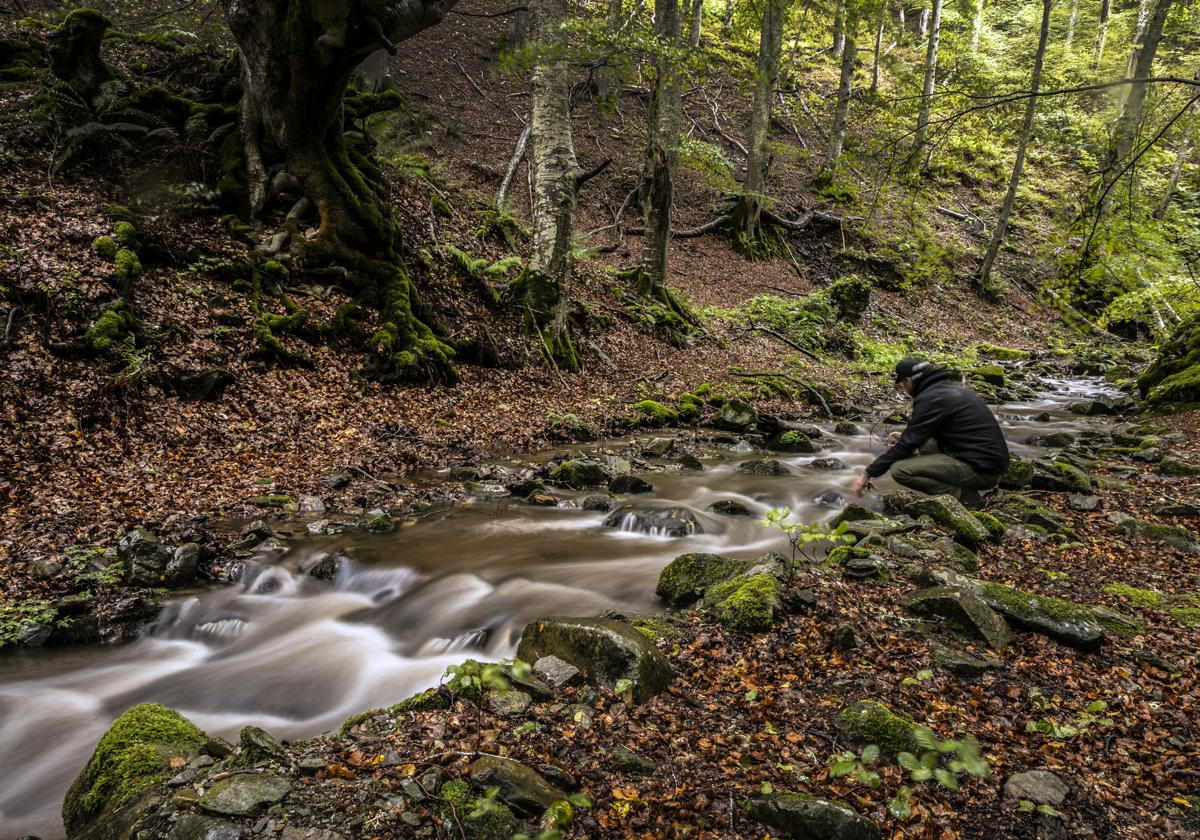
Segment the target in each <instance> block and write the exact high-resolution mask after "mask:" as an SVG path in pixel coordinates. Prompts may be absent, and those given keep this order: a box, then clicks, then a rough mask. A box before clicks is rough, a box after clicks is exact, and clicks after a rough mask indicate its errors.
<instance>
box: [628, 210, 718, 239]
mask: <svg viewBox="0 0 1200 840" xmlns="http://www.w3.org/2000/svg"><path fill="white" fill-rule="evenodd" d="M730 218H731V217H730V216H729V215H728V214H726V215H724V216H717V218H715V219H713V220H712V221H711V222H705V223H704V224H702V225H700V227H694V228H685V229H684V230H672V231H671V238H672V239H695V238H696V237H698V236H703V235H704V234H706V233H710V232H712V231H714V230H716V229H717V228H719V227H721V226H722V225H725V224H728V223H729V220H730ZM625 233H628V234H629V235H630V236H645V235H646V229H645V228H644V227H634V228H629V229H628V230H626V231H625Z"/></svg>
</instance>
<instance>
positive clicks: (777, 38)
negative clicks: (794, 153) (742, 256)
mask: <svg viewBox="0 0 1200 840" xmlns="http://www.w3.org/2000/svg"><path fill="white" fill-rule="evenodd" d="M762 10H763V12H762V26H761V28H760V29H759V36H758V73H757V78H756V80H755V85H754V101H753V104H752V105H751V109H750V132H749V140H750V144H749V154H748V155H747V157H746V182H745V184H744V185H743V189H742V195H741V197H740V199H739V201H738V206H737V208H736V210H735V212H734V224H735V226H736V228H737V235H738V237H739V238H740V239H741V240H742V241H743V242H744V243H745V244H746V245H747V246H748V248H747V249H746V250H752V243H753V242H754V241H755V239H756V237H757V236H758V233H759V230H758V227H759V217H760V215H761V213H762V207H763V197H764V194H765V193H766V189H767V164H768V161H767V137H768V135H769V134H770V130H771V106H772V104H773V102H774V100H775V88H776V86H777V84H778V82H779V60H780V55H781V54H782V52H783V19H784V17H785V15H786V13H787V0H765V2H764V3H763V6H762Z"/></svg>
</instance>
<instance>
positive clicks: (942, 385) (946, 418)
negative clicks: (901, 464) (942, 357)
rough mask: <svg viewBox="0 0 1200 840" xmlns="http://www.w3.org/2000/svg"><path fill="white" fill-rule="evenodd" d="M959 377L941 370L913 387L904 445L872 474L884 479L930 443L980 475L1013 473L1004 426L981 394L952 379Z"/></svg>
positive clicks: (879, 461)
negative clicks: (933, 443)
mask: <svg viewBox="0 0 1200 840" xmlns="http://www.w3.org/2000/svg"><path fill="white" fill-rule="evenodd" d="M953 375H954V374H953V373H952V372H951V371H949V370H946V369H945V368H942V369H935V370H932V371H930V372H929V373H927V374H926V375H925V376H922V377H920V378H919V379H917V380H915V381H914V383H913V408H912V417H911V419H909V421H908V428H906V429H905V430H904V434H902V435H901V436H900V440H899V441H898V442H897V443H896V445H895V446H893V447H892V448H891V449H889V450H888V451H887V452H884V453H883V454H882V455H880V456H879V457H878V458H876V459H875V460H874V462H872V463H871V465H870V466H869V467H867V470H866V472H867V475H869V476H871V477H872V478H878V477H879V476H881V475H883V474H884V473H885V472H887V471H888V470H889V469H890V468H891V466H892V464H894V463H895V462H896V461H899V460H900V459H902V458H908V457H911V456H913V455H916V454H917V452H918V451H919V450H920V449H921V447H922V446H923V445H924V444H925V442H926V441H928V440H929V439H930V438H933V439H934V440H936V441H937V445H938V451H940V452H942V453H943V454H946V455H950V456H952V457H955V458H958V459H959V460H960V461H965V462H966V463H967V464H969V465H970V466H971V467H972V469H974V470H975V472H977V473H981V474H983V475H996V474H998V473H1002V472H1004V471H1005V470H1006V469H1008V444H1007V443H1005V442H1004V435H1003V434H1002V433H1001V432H1000V424H999V423H997V422H996V418H995V417H994V416H993V415H992V412H991V409H989V408H988V407H987V404H986V403H984V401H983V400H981V399H980V398H979V395H978V394H976V393H975V392H973V391H971V390H970V389H969V388H964V387H963V386H962V385H959V384H957V383H955V382H951V381H950V378H951V377H952V376H953Z"/></svg>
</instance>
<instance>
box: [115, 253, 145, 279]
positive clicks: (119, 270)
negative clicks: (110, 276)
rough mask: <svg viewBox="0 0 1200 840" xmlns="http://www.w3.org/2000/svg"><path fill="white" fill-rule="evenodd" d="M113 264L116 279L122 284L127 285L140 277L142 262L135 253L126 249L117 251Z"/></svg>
mask: <svg viewBox="0 0 1200 840" xmlns="http://www.w3.org/2000/svg"><path fill="white" fill-rule="evenodd" d="M115 264H116V275H117V279H118V280H120V281H121V282H123V283H128V282H129V281H131V280H135V279H137V278H138V277H141V275H142V261H141V260H139V259H138V255H137V254H136V253H134V252H133V251H131V250H129V249H128V248H122V249H121V250H119V251H117V255H116V257H115Z"/></svg>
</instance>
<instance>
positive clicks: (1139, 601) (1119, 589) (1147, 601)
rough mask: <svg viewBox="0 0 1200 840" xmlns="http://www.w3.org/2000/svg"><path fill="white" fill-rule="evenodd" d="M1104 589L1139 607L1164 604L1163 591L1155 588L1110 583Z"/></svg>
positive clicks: (1153, 606) (1155, 606)
mask: <svg viewBox="0 0 1200 840" xmlns="http://www.w3.org/2000/svg"><path fill="white" fill-rule="evenodd" d="M1104 591H1105V592H1106V593H1108V594H1109V595H1116V596H1117V597H1118V598H1124V599H1125V600H1126V601H1128V602H1129V603H1131V604H1133V605H1135V606H1138V607H1152V608H1157V607H1160V606H1162V603H1163V595H1162V593H1161V592H1156V591H1155V590H1153V589H1138V588H1137V587H1133V586H1127V585H1126V584H1124V583H1110V584H1108V585H1107V586H1105V587H1104Z"/></svg>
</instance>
